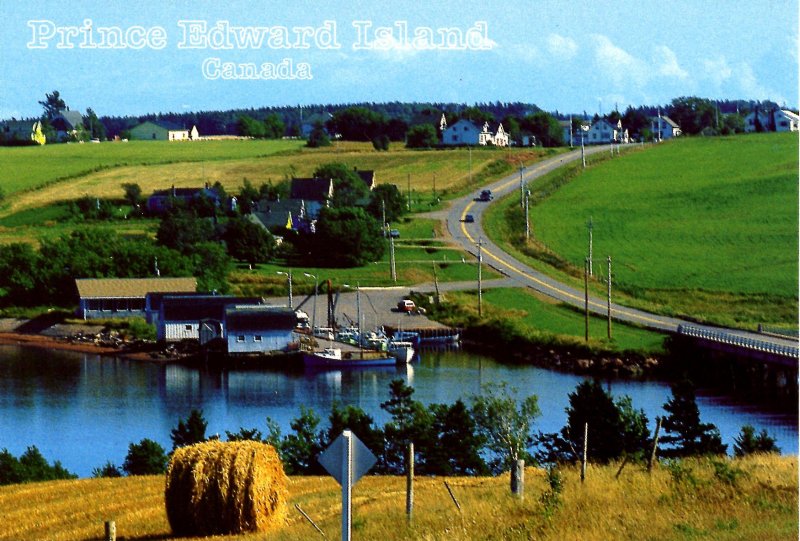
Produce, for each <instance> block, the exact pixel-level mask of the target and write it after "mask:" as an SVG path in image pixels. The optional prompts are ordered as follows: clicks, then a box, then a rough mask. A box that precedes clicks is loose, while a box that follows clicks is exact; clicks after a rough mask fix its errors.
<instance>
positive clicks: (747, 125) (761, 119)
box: [744, 109, 770, 133]
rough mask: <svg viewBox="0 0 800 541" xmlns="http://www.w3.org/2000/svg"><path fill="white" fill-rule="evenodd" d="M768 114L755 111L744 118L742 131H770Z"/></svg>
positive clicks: (758, 110)
mask: <svg viewBox="0 0 800 541" xmlns="http://www.w3.org/2000/svg"><path fill="white" fill-rule="evenodd" d="M769 125H770V113H769V112H768V111H762V110H760V109H756V110H755V111H751V112H750V113H749V114H748V115H747V116H746V117H744V131H745V132H746V133H751V132H754V131H770V128H769Z"/></svg>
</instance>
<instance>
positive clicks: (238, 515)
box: [164, 441, 287, 537]
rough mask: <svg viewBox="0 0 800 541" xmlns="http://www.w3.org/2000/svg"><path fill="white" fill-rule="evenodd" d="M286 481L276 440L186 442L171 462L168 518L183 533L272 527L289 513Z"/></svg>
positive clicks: (178, 531) (166, 491)
mask: <svg viewBox="0 0 800 541" xmlns="http://www.w3.org/2000/svg"><path fill="white" fill-rule="evenodd" d="M286 485H287V479H286V474H284V472H283V464H282V463H281V460H280V458H279V457H278V453H276V452H275V449H274V448H273V447H272V446H271V445H266V444H264V443H259V442H254V441H240V442H225V443H223V442H220V441H210V442H205V443H198V444H196V445H191V446H188V447H181V448H179V449H177V450H176V451H175V453H174V454H173V455H172V459H171V460H170V462H169V466H168V467H167V485H166V489H165V491H164V499H165V501H166V507H167V519H168V520H169V525H170V526H171V527H172V531H173V533H174V534H175V535H177V536H182V537H192V536H208V535H222V534H237V533H243V532H257V531H265V530H269V529H272V528H275V527H277V526H279V525H281V524H283V521H284V519H285V518H286V498H287V489H286Z"/></svg>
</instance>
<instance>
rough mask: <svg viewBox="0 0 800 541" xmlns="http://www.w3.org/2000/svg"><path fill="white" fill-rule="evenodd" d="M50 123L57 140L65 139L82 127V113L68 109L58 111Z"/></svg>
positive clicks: (75, 133)
mask: <svg viewBox="0 0 800 541" xmlns="http://www.w3.org/2000/svg"><path fill="white" fill-rule="evenodd" d="M50 124H51V125H52V126H53V128H54V129H55V130H56V135H57V137H58V140H59V141H65V140H67V139H69V138H71V137H73V136H75V135H77V133H78V132H79V131H82V130H83V129H84V128H83V115H82V114H80V113H79V112H78V111H70V110H69V109H66V110H63V111H59V112H58V114H57V115H55V116H54V117H53V118H52V119H50Z"/></svg>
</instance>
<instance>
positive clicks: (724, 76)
mask: <svg viewBox="0 0 800 541" xmlns="http://www.w3.org/2000/svg"><path fill="white" fill-rule="evenodd" d="M702 65H703V75H704V77H705V78H707V79H710V80H711V81H712V82H713V83H714V84H715V85H717V86H720V85H722V84H723V83H724V82H725V81H727V80H728V79H730V78H731V74H732V73H733V71H732V70H731V67H730V66H729V65H728V61H727V60H726V59H725V57H724V56H719V57H717V58H713V59H708V58H707V59H704V60H703V61H702Z"/></svg>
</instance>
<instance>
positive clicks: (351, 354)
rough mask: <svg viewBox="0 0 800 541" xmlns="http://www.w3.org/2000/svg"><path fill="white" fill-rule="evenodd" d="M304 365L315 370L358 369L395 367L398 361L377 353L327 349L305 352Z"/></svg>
mask: <svg viewBox="0 0 800 541" xmlns="http://www.w3.org/2000/svg"><path fill="white" fill-rule="evenodd" d="M303 364H305V366H306V367H314V368H331V369H337V368H358V367H362V366H365V367H366V366H394V365H395V364H397V359H395V358H394V357H393V356H391V355H388V354H386V353H382V352H377V351H363V352H359V351H347V352H344V353H342V350H341V349H340V348H325V349H324V350H322V351H315V352H310V351H304V352H303Z"/></svg>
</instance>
